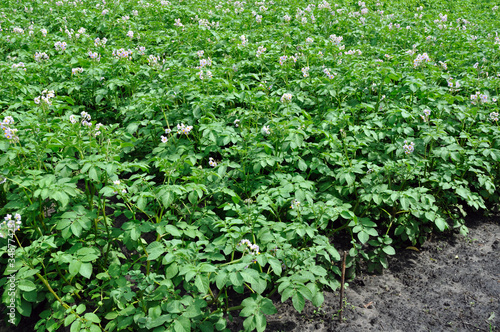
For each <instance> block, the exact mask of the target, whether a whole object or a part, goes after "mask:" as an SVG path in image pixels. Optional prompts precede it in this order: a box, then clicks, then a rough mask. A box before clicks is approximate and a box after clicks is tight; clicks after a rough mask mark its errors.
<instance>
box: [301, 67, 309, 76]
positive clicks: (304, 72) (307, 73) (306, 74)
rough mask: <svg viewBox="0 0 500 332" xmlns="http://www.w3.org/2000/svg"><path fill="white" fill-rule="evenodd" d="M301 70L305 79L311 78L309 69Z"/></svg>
mask: <svg viewBox="0 0 500 332" xmlns="http://www.w3.org/2000/svg"><path fill="white" fill-rule="evenodd" d="M301 70H302V76H304V77H308V76H309V67H304V68H302V69H301Z"/></svg>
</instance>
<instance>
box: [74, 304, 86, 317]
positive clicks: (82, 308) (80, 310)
mask: <svg viewBox="0 0 500 332" xmlns="http://www.w3.org/2000/svg"><path fill="white" fill-rule="evenodd" d="M85 309H87V307H86V306H85V304H83V303H81V304H79V305H78V307H76V310H75V311H76V313H77V314H79V315H81V314H82V313H83V312H84V311H85Z"/></svg>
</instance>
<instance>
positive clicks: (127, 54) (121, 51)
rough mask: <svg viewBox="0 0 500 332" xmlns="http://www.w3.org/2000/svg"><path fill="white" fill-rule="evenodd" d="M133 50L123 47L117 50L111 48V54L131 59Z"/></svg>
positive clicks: (118, 57) (119, 57)
mask: <svg viewBox="0 0 500 332" xmlns="http://www.w3.org/2000/svg"><path fill="white" fill-rule="evenodd" d="M133 53H134V52H133V51H132V50H126V49H124V48H120V49H119V50H113V56H114V57H115V58H117V59H129V60H132V54H133Z"/></svg>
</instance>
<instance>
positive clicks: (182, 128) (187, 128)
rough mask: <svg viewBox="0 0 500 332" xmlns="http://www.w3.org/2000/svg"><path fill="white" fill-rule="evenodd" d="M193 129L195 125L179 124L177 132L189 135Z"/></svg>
mask: <svg viewBox="0 0 500 332" xmlns="http://www.w3.org/2000/svg"><path fill="white" fill-rule="evenodd" d="M191 130H193V126H186V125H184V123H181V124H178V125H177V134H184V135H188V134H189V133H190V132H191Z"/></svg>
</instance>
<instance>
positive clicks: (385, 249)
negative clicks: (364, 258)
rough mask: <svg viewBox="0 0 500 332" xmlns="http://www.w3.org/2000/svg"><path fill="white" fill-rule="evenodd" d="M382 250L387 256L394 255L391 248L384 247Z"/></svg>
mask: <svg viewBox="0 0 500 332" xmlns="http://www.w3.org/2000/svg"><path fill="white" fill-rule="evenodd" d="M382 250H383V251H384V252H385V253H386V254H387V255H395V254H396V250H394V248H393V247H392V246H385V247H383V248H382Z"/></svg>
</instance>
